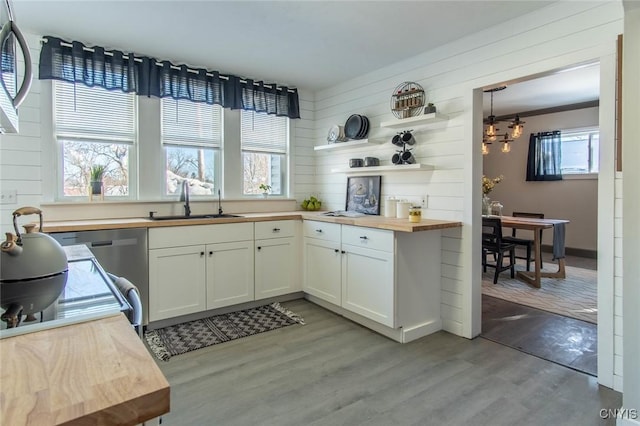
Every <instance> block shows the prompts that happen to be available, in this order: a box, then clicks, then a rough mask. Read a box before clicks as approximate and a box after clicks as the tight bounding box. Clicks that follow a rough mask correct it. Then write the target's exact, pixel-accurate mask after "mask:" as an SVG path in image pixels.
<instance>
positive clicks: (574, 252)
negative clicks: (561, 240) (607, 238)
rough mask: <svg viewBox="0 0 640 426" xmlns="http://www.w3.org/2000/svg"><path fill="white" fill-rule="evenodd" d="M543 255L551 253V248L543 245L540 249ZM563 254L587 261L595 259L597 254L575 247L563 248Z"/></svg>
mask: <svg viewBox="0 0 640 426" xmlns="http://www.w3.org/2000/svg"><path fill="white" fill-rule="evenodd" d="M541 249H542V251H543V252H545V253H553V246H548V245H546V244H543V245H542V247H541ZM564 253H565V254H566V255H569V256H578V257H586V258H588V259H597V258H598V252H597V251H596V250H588V249H581V248H575V247H565V249H564Z"/></svg>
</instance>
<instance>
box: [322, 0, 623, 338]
mask: <svg viewBox="0 0 640 426" xmlns="http://www.w3.org/2000/svg"><path fill="white" fill-rule="evenodd" d="M622 24H623V22H622V7H621V5H620V4H619V3H612V2H607V3H585V2H559V3H555V4H552V5H550V6H548V7H546V8H544V9H541V10H539V11H536V12H533V13H531V14H528V15H525V16H522V17H520V18H518V19H514V20H512V21H510V22H505V23H504V25H501V26H497V27H493V28H489V29H487V30H485V31H482V32H480V33H477V34H474V35H473V36H470V37H465V38H463V39H461V40H459V41H456V42H453V43H450V44H447V45H445V46H442V47H440V48H438V49H434V50H432V51H429V52H426V53H423V54H420V55H418V56H416V57H414V58H411V59H409V60H406V61H402V62H399V63H397V64H394V65H393V66H388V67H386V68H383V69H380V70H376V71H373V72H371V73H367V74H365V75H363V76H360V77H358V78H356V79H353V80H351V81H348V82H344V83H342V84H340V85H338V86H336V87H332V88H329V89H326V90H323V91H320V92H318V93H316V101H315V104H316V120H315V123H316V137H315V139H316V140H315V144H316V145H319V144H324V143H326V135H327V131H328V129H329V128H330V126H331V125H333V124H344V123H345V121H346V120H347V118H348V117H349V115H350V114H354V113H357V114H362V115H366V116H367V117H368V118H369V119H370V121H371V131H370V133H369V138H370V139H378V140H380V139H382V140H383V142H384V143H383V144H381V145H373V146H371V147H365V148H357V149H352V150H349V151H318V152H316V173H317V182H318V183H317V187H316V188H317V189H316V191H317V192H318V194H319V195H320V197H321V198H322V199H323V200H324V201H325V203H326V204H327V207H328V208H330V209H340V208H344V200H345V196H346V189H345V187H346V185H345V183H346V175H345V174H340V173H338V174H336V173H331V169H332V168H336V167H345V166H347V163H348V160H349V158H362V157H364V156H374V157H379V158H380V159H381V161H382V164H389V160H390V158H391V156H392V154H393V153H394V147H393V146H392V145H391V144H390V143H389V142H388V141H389V140H390V138H391V136H392V135H393V134H394V132H393V131H389V130H388V129H382V128H380V127H379V124H380V122H382V121H387V120H392V119H393V115H392V114H391V112H390V109H389V98H390V96H391V94H392V91H393V89H394V88H395V87H396V86H397V85H398V84H400V83H401V82H403V81H415V82H417V83H419V84H421V85H422V86H423V87H424V88H425V90H426V92H427V100H428V101H429V102H433V103H434V104H435V105H436V107H437V108H438V111H439V112H441V113H443V114H446V115H447V116H448V117H449V119H448V120H447V121H446V122H444V123H441V124H434V125H433V126H431V127H429V128H427V129H426V130H421V131H419V132H416V140H417V141H418V143H417V146H416V147H415V149H414V155H415V156H416V158H417V161H418V162H419V163H425V164H431V165H433V166H434V170H433V171H420V172H389V173H382V176H383V177H382V181H383V183H382V193H381V198H382V199H383V201H384V199H385V198H386V197H388V196H390V195H393V196H399V197H403V198H408V199H410V200H416V199H419V198H420V197H422V196H423V195H425V194H428V205H427V207H426V209H424V215H425V216H426V217H430V218H446V219H456V220H461V221H462V222H463V224H464V226H463V228H462V229H459V230H455V231H447V232H445V233H444V236H443V244H442V247H443V248H442V262H443V263H442V284H443V286H442V312H443V324H444V327H445V329H446V330H448V331H450V332H453V333H455V334H459V335H462V336H466V337H473V336H475V335H477V334H478V333H479V331H480V329H479V324H480V312H479V308H478V306H476V305H477V303H476V302H479V300H480V298H479V293H480V273H479V271H480V269H479V261H478V260H477V259H476V258H477V257H479V254H480V253H479V252H480V250H479V232H477V230H475V231H474V230H473V228H474V224H475V225H476V226H475V228H476V229H477V225H478V224H479V216H480V207H479V201H480V178H481V158H480V157H481V154H480V143H479V142H480V141H479V140H478V138H476V136H474V135H473V130H472V128H473V127H475V128H477V127H478V124H477V122H478V121H477V120H479V116H478V113H476V114H475V116H474V114H473V111H472V108H471V106H472V104H474V103H475V102H476V100H475V99H474V97H473V95H472V91H473V89H476V88H482V87H484V86H488V85H493V84H497V83H502V82H507V83H509V82H514V81H517V80H520V79H525V78H526V77H527V76H536V75H541V74H543V73H545V72H547V71H548V70H552V69H557V68H562V67H567V66H569V65H571V64H574V63H580V62H584V61H590V60H594V59H595V60H597V59H599V58H600V57H601V56H603V55H610V54H611V53H612V52H615V38H616V36H617V34H619V33H621V32H622ZM609 83H610V84H611V85H612V86H613V82H609ZM474 120H476V121H475V122H474ZM408 127H409V128H411V126H408ZM609 136H611V135H605V138H606V137H609ZM476 145H477V146H476ZM602 195H603V196H604V197H610V198H611V203H613V197H614V193H613V188H611V190H610V193H608V194H602ZM476 201H477V202H476ZM476 204H478V205H477V206H476ZM383 208H384V207H383ZM610 238H611V239H613V235H611V236H610ZM474 241H475V242H476V243H477V244H475V245H478V247H474ZM476 252H477V254H478V256H474V254H475V253H476ZM476 269H477V270H476ZM611 280H613V277H611Z"/></svg>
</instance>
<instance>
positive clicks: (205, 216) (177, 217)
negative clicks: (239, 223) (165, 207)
mask: <svg viewBox="0 0 640 426" xmlns="http://www.w3.org/2000/svg"><path fill="white" fill-rule="evenodd" d="M226 217H242V216H240V215H237V214H227V213H223V214H192V215H189V216H185V215H175V216H156V215H149V219H150V220H184V219H222V218H226Z"/></svg>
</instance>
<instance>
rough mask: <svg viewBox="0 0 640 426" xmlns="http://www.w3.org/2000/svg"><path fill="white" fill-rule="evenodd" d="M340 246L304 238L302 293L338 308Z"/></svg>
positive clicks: (339, 295)
mask: <svg viewBox="0 0 640 426" xmlns="http://www.w3.org/2000/svg"><path fill="white" fill-rule="evenodd" d="M340 280H341V276H340V246H339V244H338V243H336V242H332V241H324V240H320V239H317V238H308V237H305V238H304V278H303V285H304V291H305V292H307V293H309V294H311V295H313V296H316V297H319V298H321V299H323V300H326V301H327V302H331V303H333V304H335V305H338V306H340V300H341V293H340V287H341V285H340Z"/></svg>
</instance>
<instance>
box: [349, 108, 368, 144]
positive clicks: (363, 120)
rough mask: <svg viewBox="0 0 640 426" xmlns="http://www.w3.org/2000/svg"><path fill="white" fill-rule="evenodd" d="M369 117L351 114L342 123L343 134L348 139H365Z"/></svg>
mask: <svg viewBox="0 0 640 426" xmlns="http://www.w3.org/2000/svg"><path fill="white" fill-rule="evenodd" d="M369 127H370V126H369V119H368V118H367V117H366V116H364V115H360V114H351V115H350V116H349V118H348V119H347V122H346V123H345V124H344V134H345V136H346V137H347V138H349V139H354V140H357V139H365V138H366V137H367V135H368V134H369Z"/></svg>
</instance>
